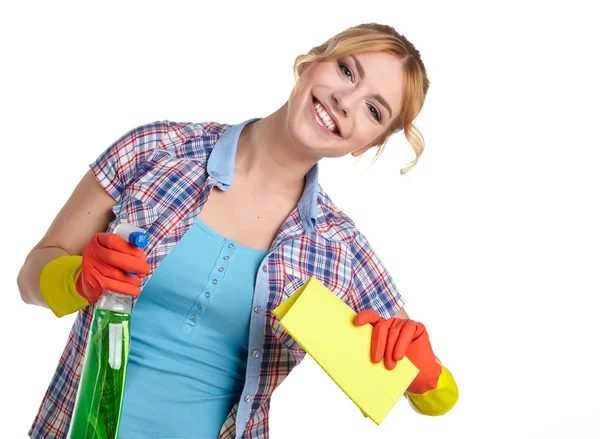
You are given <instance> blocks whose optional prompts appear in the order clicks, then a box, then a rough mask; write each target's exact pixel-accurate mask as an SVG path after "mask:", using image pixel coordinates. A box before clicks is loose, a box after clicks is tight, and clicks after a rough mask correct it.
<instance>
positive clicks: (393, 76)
mask: <svg viewBox="0 0 600 439" xmlns="http://www.w3.org/2000/svg"><path fill="white" fill-rule="evenodd" d="M351 57H354V58H355V59H356V60H357V61H358V62H359V63H360V65H361V66H362V69H363V70H364V77H363V79H362V80H363V82H366V83H368V84H369V88H370V89H371V90H372V91H373V93H374V94H377V93H379V94H380V95H381V96H383V97H384V99H385V100H387V101H388V102H389V104H390V106H391V107H392V110H393V112H394V114H398V112H399V111H400V103H401V102H402V88H403V87H402V85H403V83H404V71H403V69H402V60H401V59H400V57H398V56H397V55H394V54H392V53H387V52H364V53H358V54H356V55H352V56H351Z"/></svg>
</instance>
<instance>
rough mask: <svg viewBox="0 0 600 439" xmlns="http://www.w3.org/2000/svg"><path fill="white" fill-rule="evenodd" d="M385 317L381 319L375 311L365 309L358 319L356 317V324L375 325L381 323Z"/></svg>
mask: <svg viewBox="0 0 600 439" xmlns="http://www.w3.org/2000/svg"><path fill="white" fill-rule="evenodd" d="M382 318H383V317H381V316H380V315H379V314H377V312H376V311H375V310H374V309H365V310H363V311H361V312H359V313H358V314H357V315H356V317H354V324H355V325H357V326H363V325H365V324H367V323H370V324H372V325H375V324H376V323H377V322H379V321H380V320H381V319H382Z"/></svg>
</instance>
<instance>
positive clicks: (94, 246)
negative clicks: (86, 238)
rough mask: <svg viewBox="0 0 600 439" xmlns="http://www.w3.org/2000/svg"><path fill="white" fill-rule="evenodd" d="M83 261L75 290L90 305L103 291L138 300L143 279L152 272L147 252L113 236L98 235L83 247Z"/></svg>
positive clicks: (115, 235)
mask: <svg viewBox="0 0 600 439" xmlns="http://www.w3.org/2000/svg"><path fill="white" fill-rule="evenodd" d="M82 257H83V258H82V262H81V267H82V268H81V272H80V273H79V275H78V276H77V279H76V281H75V288H76V290H77V292H78V293H79V295H80V296H82V297H83V298H84V299H86V300H87V301H88V302H89V303H90V305H91V304H94V303H96V302H97V301H98V299H99V298H100V296H101V295H102V292H103V291H104V290H110V291H114V292H115V293H120V294H126V295H129V296H138V295H139V294H140V288H139V287H140V285H141V284H142V279H141V278H142V277H144V276H145V275H147V274H148V273H149V272H150V266H149V265H148V263H147V262H146V254H145V253H144V251H143V250H142V249H141V248H138V247H136V246H134V245H133V244H130V243H128V242H127V241H125V240H124V239H123V238H121V237H120V236H119V235H117V234H114V233H96V234H95V235H94V236H93V237H92V239H91V241H90V242H89V243H88V244H87V245H86V246H85V247H84V249H83V252H82ZM127 272H130V273H136V274H137V276H130V275H129V274H127Z"/></svg>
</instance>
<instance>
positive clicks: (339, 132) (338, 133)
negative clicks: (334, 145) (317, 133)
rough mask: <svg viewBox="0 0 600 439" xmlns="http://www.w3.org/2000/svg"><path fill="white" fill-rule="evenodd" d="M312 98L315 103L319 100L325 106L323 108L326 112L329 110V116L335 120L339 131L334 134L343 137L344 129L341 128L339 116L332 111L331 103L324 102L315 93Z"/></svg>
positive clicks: (334, 122)
mask: <svg viewBox="0 0 600 439" xmlns="http://www.w3.org/2000/svg"><path fill="white" fill-rule="evenodd" d="M312 99H313V104H314V103H315V102H318V103H319V104H320V105H321V107H323V109H324V110H325V112H327V115H328V116H329V118H330V119H331V121H332V122H333V124H334V125H335V128H336V130H337V133H333V134H335V135H337V136H340V137H342V130H341V129H340V123H339V121H338V120H337V117H335V115H334V114H333V112H332V111H331V107H330V106H329V105H327V104H325V103H324V102H321V101H320V100H319V99H317V98H316V97H315V96H314V95H313V96H312Z"/></svg>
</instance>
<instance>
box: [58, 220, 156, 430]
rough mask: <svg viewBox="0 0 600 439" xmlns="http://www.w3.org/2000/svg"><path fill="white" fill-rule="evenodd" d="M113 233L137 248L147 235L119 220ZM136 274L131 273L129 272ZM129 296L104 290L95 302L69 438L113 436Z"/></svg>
mask: <svg viewBox="0 0 600 439" xmlns="http://www.w3.org/2000/svg"><path fill="white" fill-rule="evenodd" d="M114 233H116V234H118V235H120V236H121V237H122V238H123V239H124V240H126V241H127V242H129V243H131V244H133V245H135V246H136V247H139V248H144V247H146V245H147V244H148V236H147V235H146V234H145V233H144V231H143V230H141V229H139V228H138V227H136V226H134V225H132V224H128V223H121V224H119V225H117V227H116V228H115V231H114ZM129 275H130V276H136V274H135V273H129ZM130 319H131V296H126V295H123V294H118V293H114V292H112V291H105V292H104V293H103V294H102V296H100V299H99V300H98V302H97V303H96V308H95V311H94V317H93V321H92V326H91V328H90V337H89V339H88V344H87V349H86V354H85V358H84V360H83V361H84V363H83V370H82V373H81V381H80V383H79V390H78V392H77V399H76V400H75V409H74V412H73V417H72V418H71V425H70V429H69V438H73V439H115V438H116V437H117V432H118V431H119V420H120V416H121V407H122V402H123V391H124V389H125V376H126V372H127V359H128V356H129V341H130V334H129V322H130Z"/></svg>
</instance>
